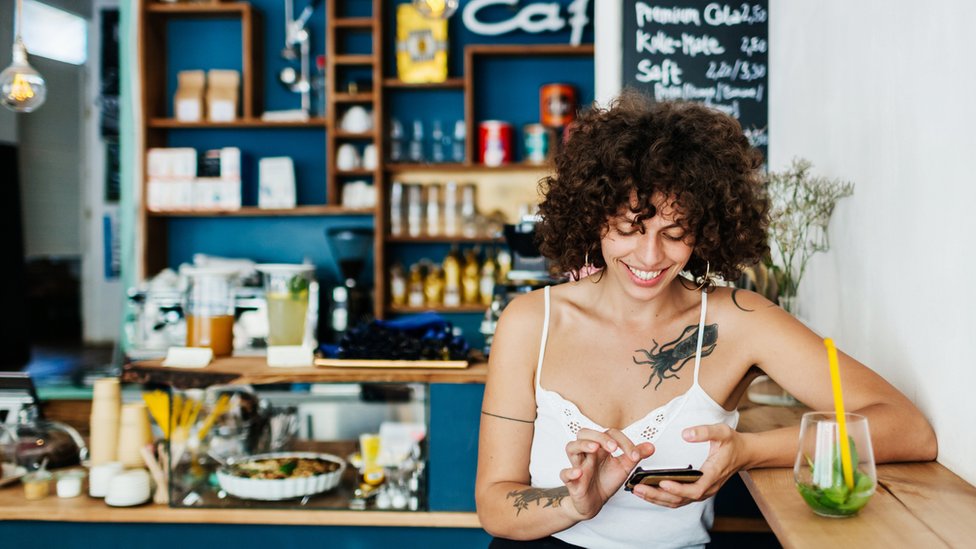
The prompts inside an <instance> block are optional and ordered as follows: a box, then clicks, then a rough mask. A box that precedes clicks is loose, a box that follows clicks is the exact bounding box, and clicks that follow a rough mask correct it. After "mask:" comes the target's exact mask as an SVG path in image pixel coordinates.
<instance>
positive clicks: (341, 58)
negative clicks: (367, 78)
mask: <svg viewBox="0 0 976 549" xmlns="http://www.w3.org/2000/svg"><path fill="white" fill-rule="evenodd" d="M375 61H376V56H375V55H364V54H356V55H352V54H345V55H335V56H333V57H332V62H333V63H334V64H336V65H364V66H365V65H372V64H373V62H375Z"/></svg>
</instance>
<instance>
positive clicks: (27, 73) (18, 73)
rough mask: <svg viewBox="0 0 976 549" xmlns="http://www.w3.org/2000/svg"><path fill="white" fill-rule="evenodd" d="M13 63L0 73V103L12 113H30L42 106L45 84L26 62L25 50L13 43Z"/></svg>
mask: <svg viewBox="0 0 976 549" xmlns="http://www.w3.org/2000/svg"><path fill="white" fill-rule="evenodd" d="M13 50H14V52H13V53H14V56H13V57H14V62H13V63H11V64H10V66H9V67H7V68H6V69H4V71H3V72H0V103H3V106H4V107H7V108H8V109H10V110H12V111H14V112H31V111H33V110H35V109H37V108H38V107H40V106H41V105H43V104H44V100H45V99H46V98H47V84H45V83H44V78H43V77H41V74H40V73H39V72H37V71H36V70H34V67H31V66H30V64H29V63H28V62H27V48H25V47H24V43H23V42H21V41H20V39H19V37H18V39H17V41H16V42H14V47H13Z"/></svg>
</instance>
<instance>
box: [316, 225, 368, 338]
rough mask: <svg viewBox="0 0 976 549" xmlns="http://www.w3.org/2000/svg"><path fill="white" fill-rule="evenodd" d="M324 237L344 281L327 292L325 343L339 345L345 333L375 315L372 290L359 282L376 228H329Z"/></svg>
mask: <svg viewBox="0 0 976 549" xmlns="http://www.w3.org/2000/svg"><path fill="white" fill-rule="evenodd" d="M325 238H326V240H327V241H328V243H329V250H330V251H331V252H332V257H333V259H335V262H336V265H337V266H338V268H339V274H340V275H341V276H342V282H341V283H340V284H339V285H337V286H335V287H334V288H332V291H331V292H328V299H329V307H328V311H329V323H328V329H329V333H328V336H327V337H326V338H325V340H324V341H328V342H330V343H338V342H339V340H340V339H341V338H342V334H344V333H345V332H346V330H348V329H349V328H351V327H353V326H355V325H357V324H359V323H360V322H364V321H367V320H370V319H371V318H372V316H373V314H372V313H373V304H372V299H371V298H370V288H368V287H366V285H365V284H363V282H362V281H361V280H360V278H361V277H362V274H363V272H364V271H365V269H366V264H367V263H368V261H369V255H370V252H371V251H372V249H373V229H371V228H368V227H352V228H350V227H330V228H328V229H326V230H325ZM320 310H321V309H320Z"/></svg>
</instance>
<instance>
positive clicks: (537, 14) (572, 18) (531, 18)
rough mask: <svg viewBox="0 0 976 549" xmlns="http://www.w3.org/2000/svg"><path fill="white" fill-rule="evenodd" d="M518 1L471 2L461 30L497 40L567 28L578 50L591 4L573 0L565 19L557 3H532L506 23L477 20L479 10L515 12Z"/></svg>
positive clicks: (586, 0) (463, 18)
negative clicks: (502, 8)
mask: <svg viewBox="0 0 976 549" xmlns="http://www.w3.org/2000/svg"><path fill="white" fill-rule="evenodd" d="M518 3H519V0H471V2H469V3H468V4H467V5H465V6H464V11H462V13H461V20H462V22H463V23H464V26H465V27H466V28H467V29H468V30H469V31H471V32H473V33H475V34H481V35H485V36H498V35H500V34H507V33H510V32H513V31H516V30H521V31H524V32H528V33H532V34H538V33H540V32H559V31H561V30H563V29H564V28H566V25H569V27H570V36H569V43H570V44H572V45H574V46H578V45H580V42H582V40H583V29H584V28H586V25H588V24H589V23H590V18H589V17H587V16H586V11H587V8H588V7H589V4H590V0H573V1H572V2H570V3H569V5H567V6H566V12H567V14H566V17H563V15H562V14H561V11H562V4H560V3H559V2H533V3H530V4H526V6H525V7H524V8H522V9H520V10H518V12H517V13H516V14H515V15H514V16H512V17H511V18H509V19H505V20H502V21H492V22H488V21H483V20H481V19H480V18H479V16H480V15H481V14H479V12H481V10H483V9H485V8H489V7H492V6H498V5H502V6H508V7H510V8H514V7H515V6H516V4H518Z"/></svg>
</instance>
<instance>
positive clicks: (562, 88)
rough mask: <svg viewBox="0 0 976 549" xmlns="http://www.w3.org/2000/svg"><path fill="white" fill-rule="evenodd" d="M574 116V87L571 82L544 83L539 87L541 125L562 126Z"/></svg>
mask: <svg viewBox="0 0 976 549" xmlns="http://www.w3.org/2000/svg"><path fill="white" fill-rule="evenodd" d="M574 118H576V88H574V87H573V86H572V84H562V83H554V84H544V85H543V86H542V87H541V88H539V120H540V121H541V122H542V125H543V126H548V127H550V128H563V127H566V126H568V125H569V123H570V122H572V121H573V119H574Z"/></svg>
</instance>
